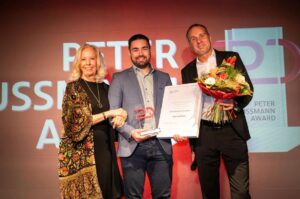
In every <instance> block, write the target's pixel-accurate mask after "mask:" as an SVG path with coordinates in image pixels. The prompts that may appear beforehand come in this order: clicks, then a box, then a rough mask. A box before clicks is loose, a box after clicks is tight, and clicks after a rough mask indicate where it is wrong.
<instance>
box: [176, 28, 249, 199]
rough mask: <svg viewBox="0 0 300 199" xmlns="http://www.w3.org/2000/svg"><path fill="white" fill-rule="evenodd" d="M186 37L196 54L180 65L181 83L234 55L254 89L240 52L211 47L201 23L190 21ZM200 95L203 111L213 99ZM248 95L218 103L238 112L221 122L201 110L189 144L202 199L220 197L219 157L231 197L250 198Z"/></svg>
mask: <svg viewBox="0 0 300 199" xmlns="http://www.w3.org/2000/svg"><path fill="white" fill-rule="evenodd" d="M186 37H187V40H188V42H189V45H190V47H191V49H192V50H193V52H194V53H195V54H196V55H197V58H196V59H194V60H193V61H192V62H190V63H189V64H188V65H186V66H185V67H184V68H183V69H182V71H181V75H182V83H184V84H185V83H192V82H195V81H196V78H198V77H200V76H201V75H202V74H204V73H208V72H209V70H210V69H212V68H215V67H217V66H219V65H220V64H221V63H222V61H223V59H227V58H228V57H232V56H236V57H237V59H236V64H235V67H236V68H237V69H238V70H239V71H241V73H242V74H243V75H244V76H245V79H246V81H247V82H248V83H249V85H250V88H251V90H252V91H253V86H252V83H251V81H250V78H249V76H248V73H247V71H246V68H245V66H244V64H243V62H242V60H241V58H240V56H239V54H238V53H236V52H229V51H217V50H215V49H213V48H212V45H211V37H210V34H209V32H208V30H207V28H206V27H205V26H204V25H202V24H193V25H191V26H190V27H189V28H188V30H187V33H186ZM203 99H204V100H203V101H204V102H203V112H205V111H208V110H209V108H210V107H211V105H212V104H213V103H214V98H213V97H211V96H208V95H206V94H203ZM251 99H252V96H243V97H236V98H234V99H233V100H231V101H230V102H226V103H225V102H224V103H220V105H222V106H223V110H232V109H234V111H235V113H236V115H237V117H236V118H235V119H234V120H233V121H232V122H230V123H226V124H224V125H217V124H215V123H212V122H211V121H209V118H207V116H206V114H202V118H201V127H200V135H199V138H197V139H191V140H190V144H191V147H192V151H193V153H195V158H196V161H197V164H198V174H199V178H200V184H201V190H202V195H203V198H204V199H218V198H220V187H219V186H220V183H219V167H220V161H221V158H222V159H223V160H224V163H225V167H226V171H227V174H228V177H229V182H230V190H231V198H233V199H242V198H243V199H246V198H247V199H248V198H250V194H249V160H248V147H247V143H246V142H247V140H248V139H249V138H250V134H249V130H248V126H247V121H246V118H245V114H244V111H243V108H244V107H245V106H247V105H248V104H249V102H250V101H251Z"/></svg>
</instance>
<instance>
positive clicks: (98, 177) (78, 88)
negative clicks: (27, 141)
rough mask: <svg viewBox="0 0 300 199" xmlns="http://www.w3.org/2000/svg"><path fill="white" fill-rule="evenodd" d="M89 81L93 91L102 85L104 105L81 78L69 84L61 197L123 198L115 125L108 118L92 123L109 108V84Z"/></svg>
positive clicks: (61, 152) (61, 158) (61, 159)
mask: <svg viewBox="0 0 300 199" xmlns="http://www.w3.org/2000/svg"><path fill="white" fill-rule="evenodd" d="M88 84H89V86H90V88H91V89H92V90H95V89H97V88H98V87H99V90H100V93H101V95H100V96H101V97H100V99H101V103H102V104H103V106H102V107H101V108H99V107H97V106H96V104H97V103H96V100H93V96H92V94H91V92H90V91H89V89H88V88H87V86H86V85H85V84H84V83H83V80H81V79H80V80H78V81H74V82H71V83H68V85H67V88H66V92H65V95H64V99H63V108H62V112H63V114H62V121H63V125H64V131H63V134H62V137H61V142H60V147H59V154H58V159H59V166H58V167H59V187H60V194H61V198H66V199H67V198H74V199H81V198H91V199H102V198H104V199H111V198H120V197H121V195H122V183H121V177H120V173H119V170H118V166H117V161H116V153H115V148H114V141H113V136H112V133H111V127H110V125H109V123H108V121H102V122H100V123H99V124H97V125H94V126H92V115H93V114H97V113H100V112H103V111H106V110H108V109H109V104H108V99H107V90H108V86H107V85H106V84H104V83H101V84H98V87H97V83H92V82H88ZM94 93H97V90H95V91H94Z"/></svg>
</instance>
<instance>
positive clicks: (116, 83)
mask: <svg viewBox="0 0 300 199" xmlns="http://www.w3.org/2000/svg"><path fill="white" fill-rule="evenodd" d="M108 99H109V104H110V110H112V109H118V108H122V101H123V90H122V82H121V79H120V78H117V75H116V74H114V75H113V79H112V83H111V85H110V87H109V91H108ZM110 121H111V120H110ZM134 129H135V128H134V127H133V126H131V125H129V124H128V123H127V122H125V124H124V125H123V126H122V127H121V128H118V129H117V131H118V132H119V133H120V134H121V135H122V136H123V137H124V138H126V139H127V140H128V141H131V131H133V130H134Z"/></svg>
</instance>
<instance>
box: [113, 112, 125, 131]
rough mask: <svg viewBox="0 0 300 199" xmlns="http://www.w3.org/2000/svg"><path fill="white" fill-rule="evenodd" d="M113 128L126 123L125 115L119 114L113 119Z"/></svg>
mask: <svg viewBox="0 0 300 199" xmlns="http://www.w3.org/2000/svg"><path fill="white" fill-rule="evenodd" d="M111 122H112V124H113V128H121V127H122V126H124V124H125V119H124V117H123V116H120V115H117V116H115V117H114V118H113V119H112V121H111Z"/></svg>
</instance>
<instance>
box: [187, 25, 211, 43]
mask: <svg viewBox="0 0 300 199" xmlns="http://www.w3.org/2000/svg"><path fill="white" fill-rule="evenodd" d="M194 27H200V28H203V29H204V31H205V32H206V34H208V35H209V32H208V29H207V28H206V26H205V25H203V24H198V23H195V24H193V25H191V26H190V27H189V28H188V29H187V31H186V35H185V36H186V38H187V40H189V33H190V31H191V29H192V28H194Z"/></svg>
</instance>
